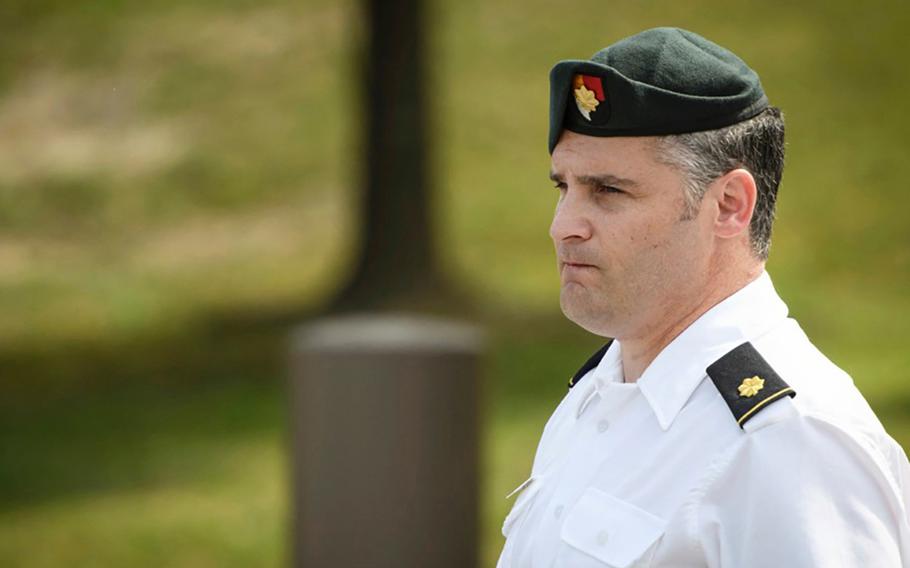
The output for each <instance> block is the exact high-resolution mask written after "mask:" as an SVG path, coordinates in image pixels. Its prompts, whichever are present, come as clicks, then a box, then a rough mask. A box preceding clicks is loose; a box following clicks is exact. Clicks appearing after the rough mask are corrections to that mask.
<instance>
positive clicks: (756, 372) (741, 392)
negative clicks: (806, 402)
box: [707, 342, 796, 428]
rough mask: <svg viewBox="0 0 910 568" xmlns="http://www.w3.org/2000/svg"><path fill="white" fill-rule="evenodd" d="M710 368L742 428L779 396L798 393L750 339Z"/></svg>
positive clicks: (715, 381)
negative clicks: (756, 348)
mask: <svg viewBox="0 0 910 568" xmlns="http://www.w3.org/2000/svg"><path fill="white" fill-rule="evenodd" d="M707 372H708V376H709V377H711V380H712V381H714V385H715V386H716V387H717V390H719V391H720V394H721V396H723V397H724V400H725V401H726V403H727V406H729V407H730V411H731V412H733V417H734V418H736V423H737V424H739V426H740V428H742V427H743V424H745V423H746V422H747V421H749V419H750V418H752V417H753V416H755V415H756V414H757V413H758V412H759V411H760V410H761V409H762V408H765V407H766V406H768V405H769V404H771V403H772V402H774V401H775V400H778V399H780V398H782V397H785V396H790V397H793V396H796V392H795V391H794V390H793V389H792V388H790V386H789V385H788V384H787V383H785V382H784V380H783V379H782V378H780V375H778V374H777V373H776V372H774V369H772V368H771V365H769V364H768V362H767V361H765V359H764V357H762V356H761V355H760V354H759V352H758V351H756V350H755V347H753V346H752V344H751V343H748V342H746V343H743V344H742V345H740V346H739V347H737V348H736V349H734V350H732V351H730V352H729V353H727V354H726V355H724V356H723V357H721V358H720V359H718V360H717V361H715V362H714V363H711V365H710V366H709V367H708V369H707Z"/></svg>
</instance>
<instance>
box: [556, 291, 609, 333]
mask: <svg viewBox="0 0 910 568" xmlns="http://www.w3.org/2000/svg"><path fill="white" fill-rule="evenodd" d="M567 292H568V293H567ZM559 307H560V308H561V309H562V313H563V315H564V316H566V319H568V320H569V321H571V322H572V323H574V324H575V325H577V326H578V327H580V328H582V329H584V330H586V331H589V332H591V333H593V334H594V335H600V336H603V337H613V336H612V335H610V333H609V331H610V329H611V328H612V326H611V325H610V323H609V322H610V319H611V318H610V317H609V314H608V313H607V311H606V310H604V308H603V306H597V305H596V304H594V303H593V302H591V301H590V298H583V297H580V296H576V295H574V294H572V293H571V291H568V290H566V287H565V286H563V289H562V292H561V293H560V295H559Z"/></svg>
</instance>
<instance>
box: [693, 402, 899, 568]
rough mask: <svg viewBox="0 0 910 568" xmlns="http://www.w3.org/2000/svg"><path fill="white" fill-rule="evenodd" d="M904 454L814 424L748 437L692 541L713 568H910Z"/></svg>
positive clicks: (801, 420)
mask: <svg viewBox="0 0 910 568" xmlns="http://www.w3.org/2000/svg"><path fill="white" fill-rule="evenodd" d="M895 445H896V444H895ZM900 455H901V457H902V460H903V462H902V463H899V464H892V463H889V462H888V460H887V458H885V457H884V455H883V454H882V453H881V452H879V451H877V449H876V448H875V446H874V445H872V443H871V442H864V441H862V440H858V439H856V438H853V437H851V436H850V435H848V434H847V433H846V432H844V431H843V430H841V429H839V428H837V427H835V426H833V425H831V424H830V423H827V422H825V421H824V420H820V419H817V418H812V417H807V416H795V417H792V418H791V419H788V420H786V421H783V422H780V423H777V424H773V425H769V426H767V427H765V428H762V429H760V430H758V431H755V432H751V433H748V434H746V435H744V436H743V438H742V441H741V443H740V444H738V445H737V447H735V448H733V449H732V450H731V451H729V452H728V453H727V455H725V456H724V457H723V458H722V459H721V463H720V464H718V466H717V468H716V470H715V471H716V473H715V474H714V475H713V476H711V478H709V479H708V480H707V483H706V485H705V486H704V487H703V488H702V489H701V495H700V496H699V499H698V502H697V503H696V507H694V509H693V511H694V518H693V519H692V526H691V528H692V530H693V531H694V535H693V537H694V538H695V539H696V540H697V543H698V545H699V546H700V547H701V549H702V551H703V554H704V558H705V561H706V563H707V565H708V566H710V567H712V568H714V567H724V568H731V567H736V568H759V567H769V568H770V567H779V566H786V567H788V568H809V567H818V566H824V567H826V568H829V567H861V566H876V567H882V568H885V567H900V566H910V557H908V552H910V550H908V544H910V541H908V534H910V529H908V519H907V514H906V509H905V507H904V498H903V493H904V491H903V489H902V488H901V487H900V486H899V482H900V480H899V479H896V476H895V472H894V467H895V465H896V466H897V468H898V469H899V470H900V471H901V472H904V473H905V472H906V471H907V458H906V456H905V455H904V454H903V452H900Z"/></svg>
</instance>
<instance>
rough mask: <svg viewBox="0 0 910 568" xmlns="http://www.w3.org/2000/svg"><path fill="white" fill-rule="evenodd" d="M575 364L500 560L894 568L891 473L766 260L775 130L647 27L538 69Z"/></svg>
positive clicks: (686, 43)
mask: <svg viewBox="0 0 910 568" xmlns="http://www.w3.org/2000/svg"><path fill="white" fill-rule="evenodd" d="M550 82H551V101H550V138H549V148H550V153H551V157H552V170H551V178H552V179H553V181H554V182H555V185H556V188H557V189H558V194H559V198H558V203H557V205H556V211H555V214H554V218H553V222H552V225H551V227H550V235H551V237H552V238H553V242H554V244H555V246H556V252H557V258H558V265H559V272H560V279H561V285H562V287H561V292H560V304H561V306H562V309H563V312H564V313H565V314H566V316H567V317H568V318H569V319H571V320H572V321H574V322H575V323H577V324H578V325H580V326H581V327H583V328H585V329H586V330H588V331H590V332H592V333H594V334H597V335H600V336H603V337H611V338H614V340H613V341H612V342H611V343H608V344H607V345H606V346H605V347H604V348H603V349H601V350H600V351H598V352H597V353H596V354H595V355H594V356H593V357H591V359H590V360H589V361H588V362H587V363H586V364H585V365H584V366H583V367H582V368H581V369H580V370H579V371H578V372H577V373H576V374H575V376H574V377H573V378H572V379H571V381H570V383H569V387H570V389H569V392H568V394H567V395H566V396H565V398H564V399H563V400H562V402H561V403H560V404H559V406H558V407H557V409H556V411H555V412H554V414H553V415H552V417H551V418H550V420H549V421H548V423H547V425H546V427H545V428H544V431H543V435H542V438H541V441H540V445H539V447H538V450H537V454H536V456H535V459H534V464H533V467H532V472H531V477H530V479H529V480H528V481H526V482H525V483H524V484H522V486H521V487H520V488H519V489H518V490H516V492H517V493H518V496H517V498H516V501H515V503H514V505H513V507H512V510H511V512H510V513H509V515H508V516H507V517H506V520H505V522H504V524H503V534H504V535H505V536H506V543H505V547H504V549H503V552H502V555H501V557H500V560H499V564H498V565H499V567H501V568H506V567H509V568H511V567H522V568H524V567H532V566H533V567H537V566H541V567H551V566H569V567H575V568H583V567H595V566H612V567H615V568H624V567H627V566H655V567H657V566H659V567H704V566H710V567H721V566H722V567H725V568H752V567H786V568H793V567H799V568H802V567H825V568H827V567H832V566H849V567H859V566H863V567H873V566H874V567H897V566H910V525H908V514H907V506H908V500H910V491H908V485H910V466H908V462H907V458H906V455H905V454H904V452H903V451H902V449H901V448H900V447H899V446H898V445H897V444H896V443H895V442H894V440H893V439H891V438H890V437H889V436H888V435H887V434H886V432H885V431H884V429H883V428H882V426H881V424H880V423H879V421H878V420H877V419H876V417H875V416H874V414H873V412H872V411H871V409H870V408H869V406H868V405H867V404H866V402H865V400H864V399H863V397H862V395H860V393H859V392H858V391H857V390H856V389H855V387H854V386H853V383H852V380H851V379H850V377H849V376H847V375H846V374H845V373H844V372H843V371H841V370H840V369H838V368H837V367H836V366H835V365H834V364H833V363H831V362H830V361H829V360H828V359H826V358H825V356H824V355H822V354H821V353H820V352H819V351H817V350H816V348H815V347H814V346H813V345H812V343H811V342H810V341H809V339H808V338H807V337H806V336H805V334H804V333H803V331H802V330H801V329H800V327H799V325H798V324H797V323H796V322H795V321H794V320H793V319H789V318H788V317H787V307H786V305H785V304H784V303H783V301H782V300H781V299H780V298H779V297H778V296H777V294H776V292H775V290H774V287H773V285H772V283H771V280H770V277H769V276H768V274H767V273H766V272H765V271H764V266H765V261H766V259H767V257H768V247H769V244H770V233H771V221H772V219H773V216H774V203H775V196H776V193H777V187H778V184H779V182H780V178H781V172H782V168H783V153H784V150H783V148H784V146H783V133H784V126H783V120H782V118H781V114H780V112H779V111H778V110H777V109H776V108H774V107H771V106H769V104H768V100H767V98H766V96H765V94H764V91H763V89H762V86H761V84H760V82H759V79H758V76H757V75H756V74H755V72H754V71H752V70H751V69H750V68H749V67H748V66H747V65H746V64H745V63H744V62H743V61H742V60H740V59H739V58H738V57H737V56H735V55H734V54H732V53H731V52H729V51H727V50H726V49H724V48H722V47H720V46H718V45H716V44H714V43H711V42H710V41H708V40H706V39H704V38H702V37H701V36H698V35H696V34H694V33H691V32H688V31H685V30H680V29H673V28H659V29H652V30H647V31H645V32H642V33H640V34H637V35H635V36H632V37H629V38H626V39H624V40H622V41H620V42H618V43H616V44H613V45H611V46H609V47H607V48H605V49H603V50H601V51H600V52H598V53H597V54H595V55H594V56H593V57H592V58H591V60H573V61H562V62H560V63H558V64H557V65H556V66H555V67H554V68H553V70H552V72H551V74H550Z"/></svg>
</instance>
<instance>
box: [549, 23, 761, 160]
mask: <svg viewBox="0 0 910 568" xmlns="http://www.w3.org/2000/svg"><path fill="white" fill-rule="evenodd" d="M767 107H768V99H767V97H766V96H765V92H764V91H763V90H762V86H761V82H760V81H759V79H758V74H756V73H755V71H753V70H752V69H750V68H749V66H748V65H746V64H745V62H743V60H742V59H740V58H739V57H737V56H736V55H734V54H733V53H732V52H730V51H728V50H727V49H724V48H723V47H720V46H719V45H717V44H715V43H712V42H710V41H708V40H706V39H705V38H703V37H701V36H700V35H698V34H695V33H693V32H690V31H686V30H682V29H679V28H654V29H650V30H645V31H643V32H641V33H638V34H636V35H633V36H631V37H627V38H625V39H623V40H621V41H619V42H617V43H614V44H613V45H610V46H609V47H605V48H604V49H602V50H600V51H598V52H597V53H595V54H594V56H593V57H591V59H590V60H567V61H560V62H559V63H557V64H556V65H555V66H554V67H553V69H552V70H551V71H550V136H549V148H550V153H551V154H552V153H553V149H554V148H555V147H556V143H557V142H558V141H559V136H560V134H562V131H563V129H566V130H571V131H572V132H577V133H579V134H586V135H588V136H656V135H664V134H682V133H685V132H698V131H702V130H713V129H715V128H722V127H724V126H730V125H731V124H735V123H737V122H742V121H743V120H747V119H749V118H752V117H753V116H755V115H757V114H758V113H760V112H761V111H763V110H764V109H765V108H767Z"/></svg>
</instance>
